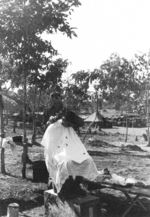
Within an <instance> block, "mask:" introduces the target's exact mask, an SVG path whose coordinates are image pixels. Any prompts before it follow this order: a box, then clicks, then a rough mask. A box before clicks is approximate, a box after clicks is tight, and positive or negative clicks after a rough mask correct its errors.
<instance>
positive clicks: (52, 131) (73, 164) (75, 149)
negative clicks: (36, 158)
mask: <svg viewBox="0 0 150 217" xmlns="http://www.w3.org/2000/svg"><path fill="white" fill-rule="evenodd" d="M41 144H42V145H43V146H44V147H45V151H44V154H45V162H46V166H47V169H48V172H49V174H50V177H51V178H52V180H53V182H54V184H55V186H56V188H57V192H59V191H60V190H61V187H62V185H63V184H64V182H65V180H66V179H68V177H69V176H72V177H73V178H75V177H76V176H82V177H84V178H87V179H88V180H90V181H92V180H94V179H95V178H96V177H97V176H98V170H97V168H96V165H95V163H94V161H93V159H92V158H91V157H90V155H89V154H88V152H87V150H86V148H85V147H84V145H83V143H82V142H81V140H80V138H79V137H78V136H77V134H76V132H75V131H74V129H73V128H72V127H64V126H63V125H62V121H61V120H58V121H57V122H55V123H53V124H51V125H49V127H48V128H47V130H46V131H45V134H44V136H43V139H42V141H41Z"/></svg>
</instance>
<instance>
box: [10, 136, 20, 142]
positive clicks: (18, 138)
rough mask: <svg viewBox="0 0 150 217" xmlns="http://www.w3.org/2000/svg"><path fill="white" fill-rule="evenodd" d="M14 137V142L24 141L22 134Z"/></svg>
mask: <svg viewBox="0 0 150 217" xmlns="http://www.w3.org/2000/svg"><path fill="white" fill-rule="evenodd" d="M12 139H13V142H22V139H23V137H22V136H13V137H12Z"/></svg>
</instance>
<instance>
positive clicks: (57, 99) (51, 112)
mask: <svg viewBox="0 0 150 217" xmlns="http://www.w3.org/2000/svg"><path fill="white" fill-rule="evenodd" d="M50 97H51V102H52V104H51V106H50V108H47V109H46V111H45V112H44V115H43V124H42V125H44V126H45V129H44V131H45V130H46V128H47V127H48V125H49V124H50V123H51V122H52V120H53V118H56V116H58V117H59V116H60V118H61V115H62V114H63V110H64V108H63V104H62V98H61V94H60V93H59V92H54V93H52V94H51V96H50Z"/></svg>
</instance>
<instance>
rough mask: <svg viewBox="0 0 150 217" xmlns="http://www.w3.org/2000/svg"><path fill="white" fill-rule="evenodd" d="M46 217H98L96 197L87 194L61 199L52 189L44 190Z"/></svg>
mask: <svg viewBox="0 0 150 217" xmlns="http://www.w3.org/2000/svg"><path fill="white" fill-rule="evenodd" d="M44 205H45V216H46V217H100V215H101V206H100V199H99V198H98V197H95V196H92V195H90V194H87V195H86V196H82V197H77V198H74V199H67V200H63V199H61V198H60V197H59V196H58V195H57V194H56V193H54V191H53V190H47V191H45V192H44Z"/></svg>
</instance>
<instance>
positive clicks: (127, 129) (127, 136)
mask: <svg viewBox="0 0 150 217" xmlns="http://www.w3.org/2000/svg"><path fill="white" fill-rule="evenodd" d="M127 141H128V115H127V111H126V139H125V142H127Z"/></svg>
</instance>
